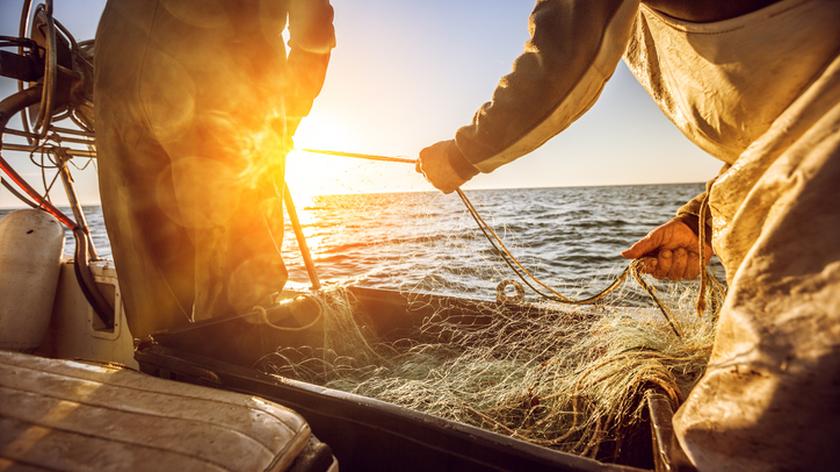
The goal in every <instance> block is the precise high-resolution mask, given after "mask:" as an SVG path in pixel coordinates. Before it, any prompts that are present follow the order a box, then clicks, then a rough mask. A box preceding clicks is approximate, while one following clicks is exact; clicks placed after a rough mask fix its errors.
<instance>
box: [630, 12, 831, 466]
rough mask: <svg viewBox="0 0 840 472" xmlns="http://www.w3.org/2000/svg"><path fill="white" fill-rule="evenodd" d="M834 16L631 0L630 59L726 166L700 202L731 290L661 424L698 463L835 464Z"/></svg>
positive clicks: (665, 105) (666, 107)
mask: <svg viewBox="0 0 840 472" xmlns="http://www.w3.org/2000/svg"><path fill="white" fill-rule="evenodd" d="M837 24H840V9H838V8H837V4H836V2H830V1H819V0H787V1H782V2H779V3H776V4H774V5H772V6H770V7H767V8H764V9H762V10H759V11H756V12H754V13H751V14H748V15H744V16H742V17H738V18H733V19H731V20H726V21H721V22H717V23H709V24H695V23H687V22H682V21H679V20H675V19H673V18H669V17H667V16H664V15H662V14H660V13H657V12H655V11H653V10H651V9H648V8H645V7H644V6H643V7H642V9H641V11H640V13H639V16H638V18H637V22H636V32H635V34H634V38H633V40H632V41H631V45H630V47H629V48H628V53H627V62H628V64H629V65H630V68H631V70H633V72H634V74H636V76H637V77H639V79H640V81H641V82H642V84H643V85H644V86H645V87H646V88H647V89H648V90H649V91H650V93H651V95H652V96H653V97H654V98H655V99H656V101H657V103H658V104H659V106H660V108H661V109H662V110H663V111H664V112H665V113H666V114H667V115H668V116H669V117H670V118H671V120H672V121H673V122H674V123H675V124H676V125H677V126H678V127H679V128H680V129H681V130H682V131H683V133H685V134H686V136H688V137H689V138H691V140H692V141H694V142H695V143H697V144H698V145H700V146H701V147H703V148H704V149H706V150H707V151H709V152H711V153H712V154H713V155H715V156H716V157H718V158H720V159H722V160H723V161H725V162H726V163H727V165H726V166H725V167H724V170H723V171H722V172H721V174H720V176H719V177H718V178H717V179H716V181H715V182H714V185H712V187H711V189H710V191H709V205H710V209H711V220H712V221H711V222H712V227H713V244H714V247H715V251H716V253H717V254H718V256H719V257H720V259H721V262H722V263H723V264H724V267H725V268H726V275H727V279H728V281H729V284H730V289H729V295H728V297H727V300H726V302H725V304H724V307H723V309H722V311H721V314H720V320H719V322H718V323H719V324H718V332H717V336H716V339H715V345H714V350H713V352H712V356H711V359H710V362H709V366H708V368H707V370H706V374H705V376H704V377H703V379H701V381H700V383H699V384H698V385H697V386H696V387H695V389H694V390H693V391H692V393H691V395H690V396H689V397H688V399H687V401H686V402H685V404H684V405H683V406H682V408H681V409H680V410H679V411H678V414H677V416H676V417H675V421H674V426H675V429H676V431H677V434H678V436H679V439H680V441H681V443H682V444H683V446H684V448H685V449H686V452H687V453H688V455H689V456H690V457H691V459H692V461H693V462H694V463H695V464H696V465H697V466H698V468H699V469H700V470H720V469H721V468H730V469H738V470H824V469H826V468H831V467H832V466H833V465H834V463H835V462H836V459H835V457H834V456H835V453H834V451H833V449H832V445H833V444H834V439H833V438H836V437H837V436H838V435H840V422H838V420H837V418H838V415H840V411H838V405H840V387H838V385H840V378H838V372H840V319H838V316H839V315H840V312H838V299H840V245H838V243H837V241H838V239H837V235H838V234H840V212H838V209H837V205H836V203H835V202H837V201H838V200H840V189H838V182H840V134H838V130H840V58H838V55H837V54H838V51H840V32H838V29H837ZM696 203H697V200H695V201H694V204H689V205H688V207H692V206H696ZM686 210H687V208H684V210H683V211H686ZM724 464H725V465H724Z"/></svg>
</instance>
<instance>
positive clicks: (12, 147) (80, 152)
mask: <svg viewBox="0 0 840 472" xmlns="http://www.w3.org/2000/svg"><path fill="white" fill-rule="evenodd" d="M3 150H5V151H19V152H41V151H43V152H48V153H51V154H57V153H58V148H57V147H55V146H31V145H28V144H15V143H3ZM65 151H66V152H67V155H68V156H70V157H91V158H96V151H91V150H85V149H65Z"/></svg>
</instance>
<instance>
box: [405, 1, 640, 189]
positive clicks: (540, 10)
mask: <svg viewBox="0 0 840 472" xmlns="http://www.w3.org/2000/svg"><path fill="white" fill-rule="evenodd" d="M638 6H639V0H539V1H538V2H537V5H536V7H535V8H534V11H533V13H532V14H531V19H530V30H531V38H530V39H529V41H528V43H527V44H526V45H525V52H524V53H523V54H522V55H521V56H519V57H518V58H517V59H516V61H515V62H514V64H513V71H512V72H511V73H510V74H508V75H507V76H505V77H503V78H502V79H501V81H500V82H499V85H498V87H497V88H496V91H495V92H494V93H493V98H492V100H491V101H489V102H487V103H485V104H484V105H483V106H482V107H481V108H480V109H479V110H478V112H477V113H476V114H475V116H474V117H473V121H472V123H471V124H469V125H467V126H465V127H463V128H461V129H460V130H458V132H457V134H456V136H455V139H454V140H451V141H444V142H442V143H438V144H437V145H435V146H432V147H429V148H426V149H425V150H424V151H423V152H422V153H421V155H420V161H421V163H420V166H419V167H420V169H419V170H423V172H424V173H425V174H426V177H427V178H429V180H431V182H432V183H433V184H434V185H435V186H438V187H439V188H441V189H442V190H444V189H450V191H451V187H452V185H453V184H456V183H457V184H458V185H460V183H463V182H464V181H466V180H468V179H469V178H471V177H473V176H474V175H475V174H477V173H478V172H479V171H481V172H492V171H493V170H494V169H496V168H497V167H499V166H501V165H504V164H506V163H508V162H511V161H513V160H515V159H517V158H519V157H521V156H523V155H525V154H527V153H528V152H530V151H532V150H534V149H536V148H537V147H539V146H541V145H542V144H543V143H545V142H546V141H548V140H549V139H550V138H552V137H553V136H555V135H556V134H558V133H559V132H561V131H563V130H564V129H566V128H567V127H568V126H569V125H570V124H571V123H572V122H574V121H575V120H576V119H577V118H578V117H580V116H581V115H582V114H583V113H585V112H586V111H587V110H588V109H589V108H590V107H591V106H592V105H593V104H594V103H595V101H596V100H597V98H598V96H599V95H600V93H601V90H602V89H603V87H604V84H605V83H606V81H607V80H608V79H609V78H610V76H612V73H613V71H614V70H615V67H616V65H617V64H618V61H619V59H621V56H622V54H623V53H624V50H625V48H626V46H627V43H628V41H629V39H630V32H631V29H632V26H633V21H634V19H635V16H636V12H637V10H638ZM444 143H445V144H444ZM426 169H430V171H426ZM435 170H438V171H440V172H437V173H436V172H435ZM456 187H457V185H456ZM444 191H445V190H444Z"/></svg>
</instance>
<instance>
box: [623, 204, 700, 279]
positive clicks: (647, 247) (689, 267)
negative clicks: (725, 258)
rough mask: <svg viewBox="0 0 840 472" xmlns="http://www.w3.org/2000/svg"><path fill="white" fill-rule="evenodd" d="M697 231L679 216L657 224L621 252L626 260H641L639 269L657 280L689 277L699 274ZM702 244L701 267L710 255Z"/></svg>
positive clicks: (692, 277)
mask: <svg viewBox="0 0 840 472" xmlns="http://www.w3.org/2000/svg"><path fill="white" fill-rule="evenodd" d="M698 241H699V238H698V236H697V234H696V233H695V232H694V231H693V230H692V229H691V228H690V227H689V226H688V225H687V224H685V223H683V222H682V221H681V220H680V219H679V218H675V219H673V220H671V221H668V222H667V223H665V224H663V225H662V226H659V227H657V228H655V229H653V231H651V232H650V233H648V234H647V236H645V237H644V238H642V239H640V240H639V241H638V242H636V244H634V245H632V246H631V247H630V248H629V249H627V250H625V251H624V252H622V253H621V255H622V256H623V257H624V258H626V259H643V264H642V272H643V273H646V274H651V275H653V276H654V277H656V278H657V279H667V280H690V279H696V278H697V276H699V275H700V264H699V260H700V256H699V247H698ZM704 244H705V250H704V255H705V260H704V261H703V266H704V267H705V266H706V265H708V264H709V260H711V258H712V248H711V247H710V246H709V245H708V244H707V243H704Z"/></svg>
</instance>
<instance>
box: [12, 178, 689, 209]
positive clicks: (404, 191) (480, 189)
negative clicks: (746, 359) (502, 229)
mask: <svg viewBox="0 0 840 472" xmlns="http://www.w3.org/2000/svg"><path fill="white" fill-rule="evenodd" d="M703 183H704V182H702V181H698V182H665V183H662V182H648V183H639V184H598V185H591V184H587V185H542V186H534V187H479V188H468V189H465V191H467V192H472V191H479V192H484V191H490V190H548V189H563V188H598V187H650V186H654V185H702V184H703ZM395 193H439V192H438V191H437V190H436V189H432V190H393V191H383V192H375V191H374V192H347V193H322V194H317V195H312V197H313V198H314V197H339V196H344V195H388V194H395ZM101 205H102V202H101V201H96V202H83V203H82V206H83V207H86V206H101ZM57 206H58V207H59V208H65V207H68V206H67V205H66V204H62V205H57ZM22 208H31V207H30V206H28V205H26V204H25V203H23V202H21V203H20V205H19V206H15V205H13V206H0V210H17V209H22Z"/></svg>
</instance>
